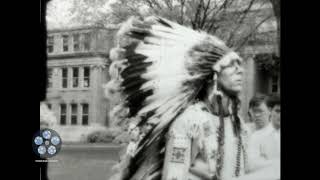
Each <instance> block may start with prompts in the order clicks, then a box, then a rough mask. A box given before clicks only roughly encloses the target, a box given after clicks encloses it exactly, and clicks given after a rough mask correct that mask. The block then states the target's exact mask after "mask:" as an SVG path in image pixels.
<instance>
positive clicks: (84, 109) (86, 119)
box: [82, 104, 89, 125]
mask: <svg viewBox="0 0 320 180" xmlns="http://www.w3.org/2000/svg"><path fill="white" fill-rule="evenodd" d="M88 124H89V104H82V125H88Z"/></svg>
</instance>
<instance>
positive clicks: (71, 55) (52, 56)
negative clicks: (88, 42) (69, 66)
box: [48, 52, 109, 60]
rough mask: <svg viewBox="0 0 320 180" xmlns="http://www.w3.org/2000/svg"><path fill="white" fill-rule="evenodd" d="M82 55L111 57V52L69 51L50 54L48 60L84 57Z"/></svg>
mask: <svg viewBox="0 0 320 180" xmlns="http://www.w3.org/2000/svg"><path fill="white" fill-rule="evenodd" d="M82 57H104V58H109V53H106V52H77V53H68V54H49V55H48V60H52V59H66V58H82Z"/></svg>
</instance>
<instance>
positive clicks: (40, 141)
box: [34, 136, 43, 145]
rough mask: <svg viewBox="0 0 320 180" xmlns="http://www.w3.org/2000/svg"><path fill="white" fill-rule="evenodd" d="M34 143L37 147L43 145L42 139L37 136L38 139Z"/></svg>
mask: <svg viewBox="0 0 320 180" xmlns="http://www.w3.org/2000/svg"><path fill="white" fill-rule="evenodd" d="M34 143H35V144H36V145H41V144H42V143H43V139H42V137H40V136H37V137H36V138H35V139H34Z"/></svg>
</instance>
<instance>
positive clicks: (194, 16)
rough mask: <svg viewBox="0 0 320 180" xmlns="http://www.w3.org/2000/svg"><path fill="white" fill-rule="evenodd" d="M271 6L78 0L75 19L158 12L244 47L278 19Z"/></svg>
mask: <svg viewBox="0 0 320 180" xmlns="http://www.w3.org/2000/svg"><path fill="white" fill-rule="evenodd" d="M270 5H271V4H270V2H269V0H116V1H111V0H74V1H73V7H72V14H74V18H73V20H74V21H79V22H81V23H82V24H88V23H91V24H100V25H101V24H102V25H108V24H118V23H121V22H123V21H125V20H126V19H127V18H128V17H129V16H143V17H145V16H149V15H158V16H162V17H165V18H167V19H169V20H172V21H175V22H177V23H179V24H182V25H185V26H189V27H191V28H193V29H195V30H201V31H205V32H207V33H210V34H215V35H217V36H219V37H220V38H221V39H223V40H224V41H226V42H227V45H229V46H231V47H234V48H235V49H236V50H241V48H242V47H244V46H245V45H246V44H247V43H248V41H250V40H252V38H254V37H255V35H256V34H257V32H258V30H259V28H261V25H262V24H264V23H268V22H270V20H272V19H273V18H274V14H273V11H272V8H268V7H270ZM265 7H267V8H265Z"/></svg>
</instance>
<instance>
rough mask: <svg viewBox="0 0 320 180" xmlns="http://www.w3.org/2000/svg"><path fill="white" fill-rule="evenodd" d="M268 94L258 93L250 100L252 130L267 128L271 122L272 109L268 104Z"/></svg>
mask: <svg viewBox="0 0 320 180" xmlns="http://www.w3.org/2000/svg"><path fill="white" fill-rule="evenodd" d="M267 104H268V96H266V95H264V94H257V95H255V96H254V97H253V98H251V100H250V102H249V116H250V117H251V119H252V123H249V124H248V126H249V127H250V130H251V132H252V133H253V132H255V131H260V130H263V129H265V128H266V127H267V126H268V125H269V123H270V109H269V108H268V106H267Z"/></svg>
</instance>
